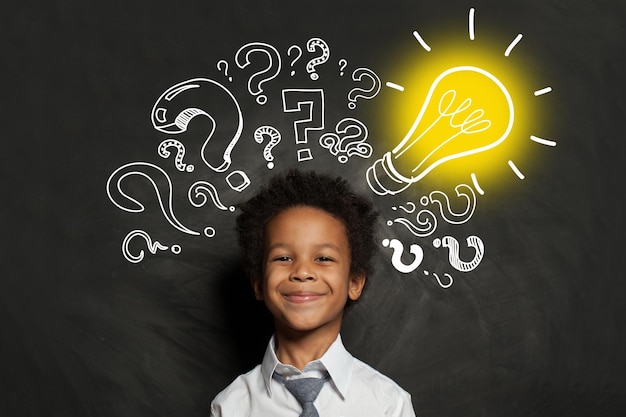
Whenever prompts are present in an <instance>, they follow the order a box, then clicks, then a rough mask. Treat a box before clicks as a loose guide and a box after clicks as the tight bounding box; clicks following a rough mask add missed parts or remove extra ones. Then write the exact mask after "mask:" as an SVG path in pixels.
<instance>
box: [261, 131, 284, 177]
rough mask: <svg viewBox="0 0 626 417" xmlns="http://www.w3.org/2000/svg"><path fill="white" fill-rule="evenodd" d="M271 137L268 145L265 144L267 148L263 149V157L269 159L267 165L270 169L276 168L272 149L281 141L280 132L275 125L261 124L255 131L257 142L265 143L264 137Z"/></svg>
mask: <svg viewBox="0 0 626 417" xmlns="http://www.w3.org/2000/svg"><path fill="white" fill-rule="evenodd" d="M265 136H267V137H269V139H270V141H269V143H268V144H267V145H265V149H264V150H263V157H264V158H265V160H266V161H267V167H268V168H269V169H272V168H274V163H273V162H272V161H273V160H274V156H273V155H272V149H274V147H275V146H276V145H277V144H278V143H279V142H280V140H281V135H280V132H279V131H278V130H277V129H276V128H275V127H273V126H261V127H259V128H257V130H255V131H254V140H255V141H256V142H257V143H263V139H264V137H265Z"/></svg>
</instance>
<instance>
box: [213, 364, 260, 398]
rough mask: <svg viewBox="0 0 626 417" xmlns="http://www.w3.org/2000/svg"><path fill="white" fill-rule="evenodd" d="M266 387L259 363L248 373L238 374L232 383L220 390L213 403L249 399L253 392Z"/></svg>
mask: <svg viewBox="0 0 626 417" xmlns="http://www.w3.org/2000/svg"><path fill="white" fill-rule="evenodd" d="M262 389H265V386H264V384H263V376H262V375H261V365H260V364H259V365H257V366H255V367H254V368H252V369H251V370H249V371H248V372H246V373H243V374H240V375H239V376H237V377H236V378H235V379H234V380H233V381H232V382H231V383H230V384H228V385H227V386H226V388H224V389H223V390H222V391H220V392H219V393H218V394H217V395H216V396H215V398H214V399H213V403H215V404H220V403H223V402H225V401H226V400H228V402H232V403H237V402H239V401H249V397H250V393H251V392H259V391H260V390H262Z"/></svg>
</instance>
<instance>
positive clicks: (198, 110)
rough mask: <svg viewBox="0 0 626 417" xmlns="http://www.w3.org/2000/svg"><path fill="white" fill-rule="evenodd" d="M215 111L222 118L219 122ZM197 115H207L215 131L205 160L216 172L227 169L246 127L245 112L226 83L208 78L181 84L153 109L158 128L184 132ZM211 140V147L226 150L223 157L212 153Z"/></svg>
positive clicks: (204, 153) (205, 147)
mask: <svg viewBox="0 0 626 417" xmlns="http://www.w3.org/2000/svg"><path fill="white" fill-rule="evenodd" d="M214 114H215V115H216V116H219V117H220V119H219V122H218V120H217V119H216V118H214V117H213V115H214ZM196 116H205V117H207V118H208V119H209V120H210V121H211V130H210V132H209V134H208V135H207V138H206V140H205V141H204V144H203V145H202V150H201V155H202V160H203V161H204V162H205V164H206V165H207V166H208V167H209V168H211V169H212V170H214V171H215V172H224V171H226V170H227V169H228V167H230V164H231V162H232V160H231V157H230V154H231V152H232V150H233V148H234V147H235V145H236V144H237V141H238V140H239V137H240V136H241V131H242V130H243V115H242V113H241V108H240V107H239V103H238V102H237V99H235V96H233V95H232V93H231V92H230V91H229V90H228V89H227V88H226V87H224V86H223V85H222V84H220V83H218V82H217V81H213V80H211V79H208V78H193V79H190V80H187V81H183V82H181V83H178V84H176V85H174V86H172V87H170V88H168V89H167V91H165V92H164V93H163V94H161V96H160V97H159V98H158V100H157V101H156V103H155V104H154V107H153V108H152V116H151V117H152V125H153V126H154V128H155V129H156V130H158V131H160V132H163V133H168V134H181V133H183V132H186V131H187V128H188V126H189V123H190V122H191V120H192V119H193V118H194V117H196ZM233 121H234V122H235V125H236V126H235V127H234V128H233ZM233 131H234V132H235V133H234V134H233V133H232V132H233ZM209 142H210V146H211V148H214V149H219V150H222V149H223V150H224V151H223V152H222V154H221V156H220V155H219V153H213V152H211V153H210V152H209ZM214 155H217V156H214ZM212 159H216V160H217V162H214V161H212Z"/></svg>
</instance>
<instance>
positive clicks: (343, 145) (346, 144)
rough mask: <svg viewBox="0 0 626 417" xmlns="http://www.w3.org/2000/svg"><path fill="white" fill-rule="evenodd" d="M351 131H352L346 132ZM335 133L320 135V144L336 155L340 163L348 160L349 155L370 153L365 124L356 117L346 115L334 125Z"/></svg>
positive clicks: (366, 156)
mask: <svg viewBox="0 0 626 417" xmlns="http://www.w3.org/2000/svg"><path fill="white" fill-rule="evenodd" d="M349 131H352V133H348V132H349ZM335 132H336V133H325V134H323V135H322V136H321V137H320V140H319V142H320V146H322V148H326V149H328V150H329V151H330V153H331V154H333V155H335V156H337V155H338V154H341V155H339V156H337V160H338V161H339V162H341V163H342V164H345V163H346V162H348V159H349V158H350V157H351V156H355V155H356V156H360V157H361V158H369V157H370V156H371V155H372V146H371V145H370V144H369V143H366V142H365V141H366V140H367V136H368V130H367V126H365V124H363V122H361V121H360V120H358V119H354V118H352V117H346V118H345V119H342V120H340V121H339V122H338V123H337V126H336V127H335Z"/></svg>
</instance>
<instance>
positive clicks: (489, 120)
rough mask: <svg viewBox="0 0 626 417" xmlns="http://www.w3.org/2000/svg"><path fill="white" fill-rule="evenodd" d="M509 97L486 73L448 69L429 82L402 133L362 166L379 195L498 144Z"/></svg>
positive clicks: (508, 118)
mask: <svg viewBox="0 0 626 417" xmlns="http://www.w3.org/2000/svg"><path fill="white" fill-rule="evenodd" d="M513 120H514V110H513V101H512V100H511V96H510V94H509V92H508V91H507V89H506V88H505V87H504V85H503V84H502V83H501V82H500V81H499V80H498V79H497V78H496V77H494V76H493V75H492V74H490V73H489V72H487V71H485V70H483V69H481V68H477V67H472V66H459V67H454V68H450V69H448V70H446V71H444V72H443V73H442V74H441V75H439V76H438V77H437V78H436V79H435V81H434V82H433V84H432V85H431V87H430V89H429V91H428V94H427V96H426V100H425V101H424V104H423V105H422V107H421V109H420V111H419V113H418V115H417V117H416V118H415V121H414V123H413V125H412V126H411V128H410V129H409V131H408V133H407V134H406V135H405V136H404V138H403V139H402V140H401V141H400V143H399V144H398V145H397V146H396V147H395V148H393V150H392V151H390V152H387V153H385V154H384V155H383V156H382V157H381V158H380V159H378V160H377V161H375V162H374V164H372V166H371V167H369V168H368V170H367V174H366V177H367V183H368V184H369V186H370V188H371V189H372V191H374V192H375V193H377V194H379V195H385V194H397V193H399V192H401V191H403V190H405V189H406V188H408V187H409V186H410V185H411V184H414V183H416V182H418V181H419V180H421V179H422V178H424V176H426V175H427V174H428V173H430V172H431V171H432V170H433V169H435V168H436V167H437V166H439V165H441V164H443V163H444V162H447V161H450V160H452V159H456V158H461V157H464V156H468V155H472V154H476V153H479V152H483V151H486V150H488V149H491V148H493V147H495V146H498V145H499V144H500V143H502V142H503V141H504V140H505V139H506V137H507V136H508V134H509V132H510V131H511V128H512V127H513Z"/></svg>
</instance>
